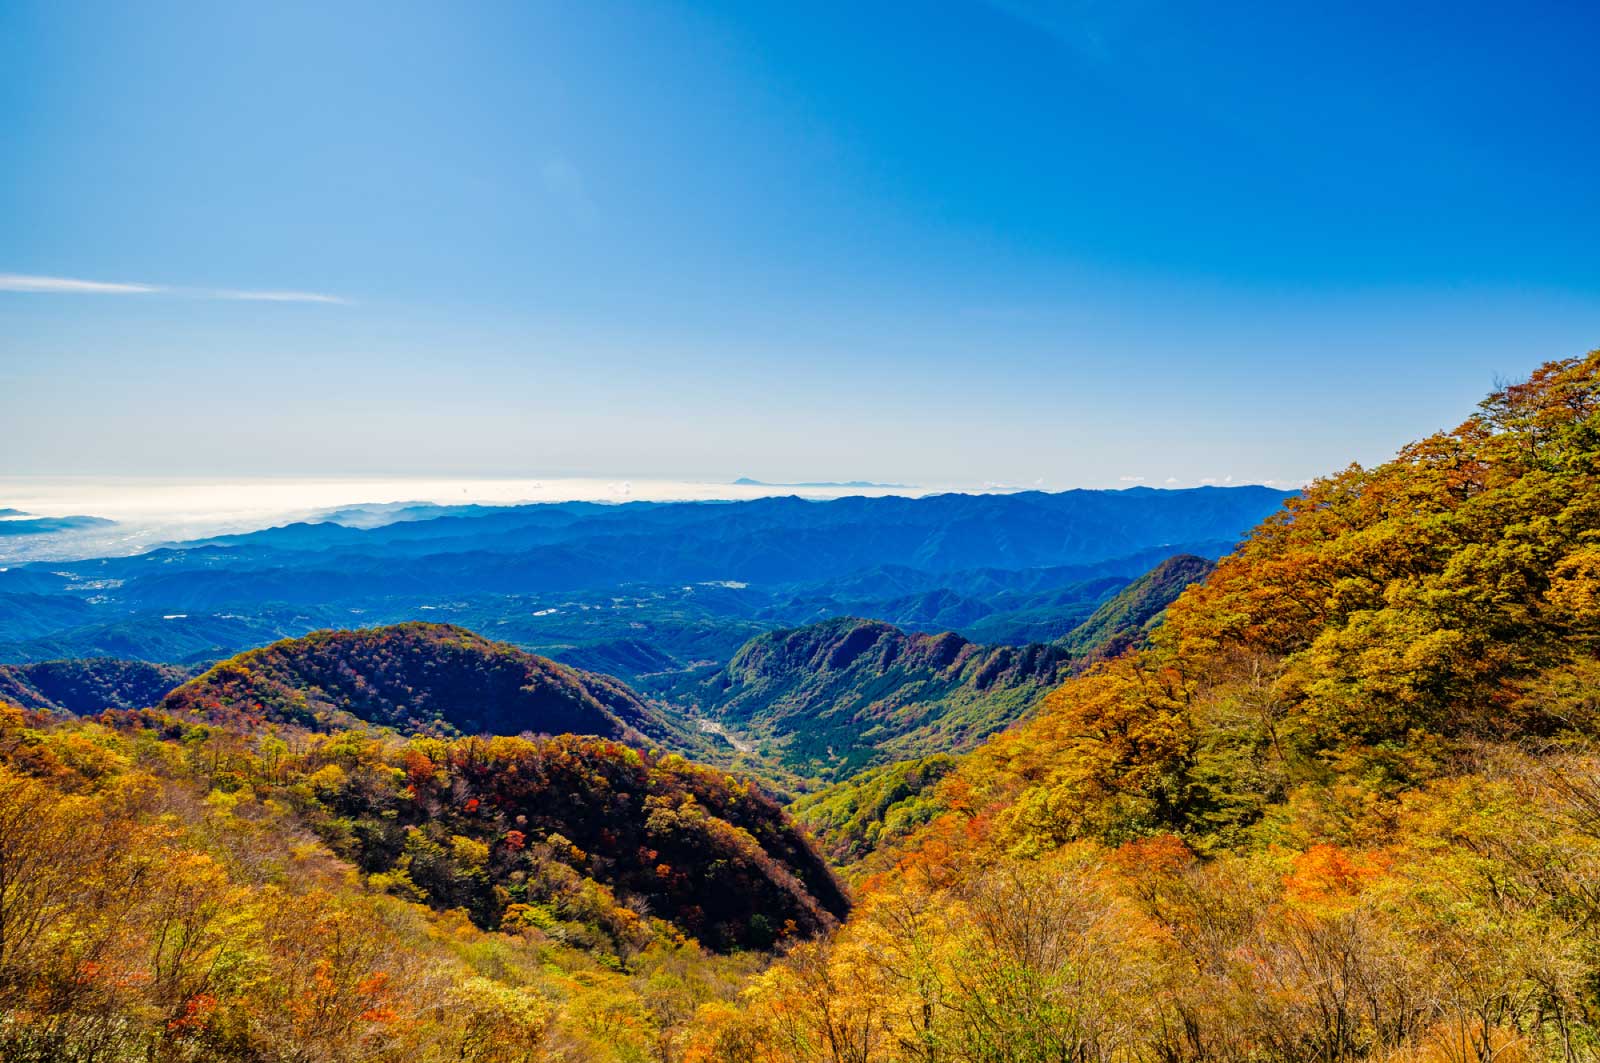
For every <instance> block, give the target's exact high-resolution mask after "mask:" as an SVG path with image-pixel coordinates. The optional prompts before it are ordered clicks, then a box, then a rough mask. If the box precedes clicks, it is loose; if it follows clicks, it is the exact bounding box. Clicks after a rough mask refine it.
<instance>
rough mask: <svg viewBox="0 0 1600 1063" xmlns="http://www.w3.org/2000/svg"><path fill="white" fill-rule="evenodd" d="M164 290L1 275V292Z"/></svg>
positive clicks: (69, 292)
mask: <svg viewBox="0 0 1600 1063" xmlns="http://www.w3.org/2000/svg"><path fill="white" fill-rule="evenodd" d="M162 290H163V289H161V288H158V287H156V286H154V285H151V284H110V283H107V282H105V281H85V280H77V279H75V278H72V277H30V276H27V275H26V274H22V273H0V292H63V293H68V294H75V295H82V294H95V295H138V294H142V293H145V292H159V291H162Z"/></svg>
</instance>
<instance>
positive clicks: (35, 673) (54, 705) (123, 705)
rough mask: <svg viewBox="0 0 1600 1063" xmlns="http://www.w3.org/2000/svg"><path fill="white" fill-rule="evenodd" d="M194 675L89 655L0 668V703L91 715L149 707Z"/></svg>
mask: <svg viewBox="0 0 1600 1063" xmlns="http://www.w3.org/2000/svg"><path fill="white" fill-rule="evenodd" d="M193 675H194V672H193V670H192V669H188V668H181V667H179V666H177V665H171V664H150V663H147V662H145V661H123V660H117V659H116V658H110V657H91V658H85V659H80V660H70V661H43V662H40V663H38V664H15V665H0V699H4V700H6V701H11V702H14V703H15V704H18V705H21V706H22V707H23V708H25V709H48V710H54V711H59V712H70V713H94V712H99V711H100V710H102V709H139V708H144V707H146V706H149V705H154V704H156V703H157V702H158V701H160V700H161V699H162V698H163V697H165V696H166V695H167V694H168V693H169V692H170V691H171V690H172V689H173V688H174V687H177V686H178V685H180V684H181V683H183V682H185V681H186V680H188V679H189V678H190V677H191V676H193Z"/></svg>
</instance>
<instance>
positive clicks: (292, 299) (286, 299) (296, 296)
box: [205, 288, 350, 303]
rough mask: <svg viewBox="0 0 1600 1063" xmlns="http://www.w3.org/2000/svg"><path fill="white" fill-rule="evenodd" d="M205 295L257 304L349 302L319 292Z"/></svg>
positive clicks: (221, 293) (220, 293)
mask: <svg viewBox="0 0 1600 1063" xmlns="http://www.w3.org/2000/svg"><path fill="white" fill-rule="evenodd" d="M205 294H206V295H208V296H210V297H211V298H213V299H248V300H251V301H254V302H258V303H348V302H349V301H350V300H348V299H341V298H340V297H339V296H337V295H323V294H322V293H321V292H242V291H234V290H232V289H227V288H223V289H218V290H216V291H212V292H206V293H205Z"/></svg>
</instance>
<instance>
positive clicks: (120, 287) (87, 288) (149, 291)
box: [0, 273, 349, 305]
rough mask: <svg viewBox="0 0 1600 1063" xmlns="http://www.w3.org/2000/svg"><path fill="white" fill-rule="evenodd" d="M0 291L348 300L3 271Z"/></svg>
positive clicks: (284, 300)
mask: <svg viewBox="0 0 1600 1063" xmlns="http://www.w3.org/2000/svg"><path fill="white" fill-rule="evenodd" d="M0 292H29V293H33V294H52V295H160V294H166V295H186V296H189V297H191V298H195V299H235V300H245V301H249V302H262V303H336V304H339V305H345V304H347V303H348V302H349V300H348V299H344V298H341V297H340V296H337V295H325V294H323V293H322V292H295V291H249V290H242V289H237V288H172V287H168V286H167V285H164V284H118V283H111V282H109V281H89V280H82V279H80V278H77V277H36V276H31V275H29V274H25V273H0Z"/></svg>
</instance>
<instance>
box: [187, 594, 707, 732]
mask: <svg viewBox="0 0 1600 1063" xmlns="http://www.w3.org/2000/svg"><path fill="white" fill-rule="evenodd" d="M160 708H161V709H162V710H163V711H164V712H168V713H171V714H173V715H175V716H177V717H179V718H197V717H198V718H203V719H207V720H211V721H224V720H235V719H236V720H240V721H243V722H246V723H250V724H257V723H273V724H284V725H290V726H293V727H298V728H304V729H309V730H318V731H326V730H332V729H336V728H341V727H351V726H356V725H359V724H361V723H369V724H378V725H381V726H386V727H392V728H395V729H396V730H398V731H400V732H401V733H404V734H438V735H456V734H467V735H476V734H500V735H515V734H522V733H525V732H526V733H532V734H577V735H596V736H599V737H602V738H613V739H621V740H627V741H631V742H633V743H635V744H639V745H643V744H648V743H650V742H656V743H667V744H668V745H670V746H671V747H672V748H674V749H683V748H684V747H686V746H688V747H690V748H692V747H693V746H694V745H695V744H696V742H695V740H694V738H693V736H692V733H691V732H690V731H688V730H687V729H686V728H684V727H683V726H682V725H681V724H678V723H675V722H674V721H672V720H670V719H669V718H667V717H666V716H664V715H662V714H661V713H660V712H658V711H657V710H655V709H653V708H651V707H650V706H649V705H647V704H645V702H644V701H643V700H641V699H640V698H639V696H638V695H637V694H635V693H634V692H633V691H632V690H630V689H629V688H628V687H627V686H626V685H625V684H623V683H622V682H620V681H618V680H616V679H613V678H611V677H610V676H605V675H596V674H593V673H589V672H582V671H579V670H578V669H575V668H570V667H568V666H566V665H561V664H557V663H556V662H554V661H550V660H546V659H544V658H542V657H536V656H534V655H533V654H530V653H525V652H523V651H521V650H519V649H517V648H516V647H514V646H508V645H506V644H505V643H498V642H493V641H491V640H489V639H486V638H483V637H482V636H480V635H476V634H473V633H472V632H470V631H466V630H464V629H462V628H458V627H452V626H450V625H447V624H424V623H409V624H398V625H394V626H392V627H384V628H369V629H362V630H356V631H320V632H317V633H315V634H312V635H307V636H305V637H304V638H298V639H286V640H283V641H280V642H275V643H273V644H272V645H270V646H265V647H263V648H261V649H259V650H251V651H249V652H247V653H243V654H240V655H238V656H237V657H233V658H230V659H229V660H226V661H223V662H222V663H220V664H218V665H216V666H215V667H213V668H211V669H210V670H208V671H207V672H205V673H204V674H203V675H200V676H197V677H196V678H195V679H193V680H191V681H190V682H188V683H185V684H184V685H182V686H180V687H178V688H177V689H176V690H173V691H172V692H171V693H169V694H168V695H167V696H166V697H165V698H164V699H163V700H162V702H161V705H160Z"/></svg>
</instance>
